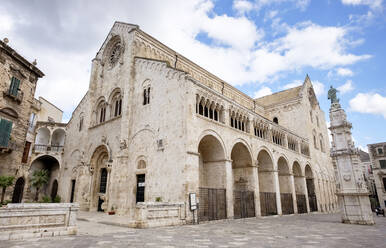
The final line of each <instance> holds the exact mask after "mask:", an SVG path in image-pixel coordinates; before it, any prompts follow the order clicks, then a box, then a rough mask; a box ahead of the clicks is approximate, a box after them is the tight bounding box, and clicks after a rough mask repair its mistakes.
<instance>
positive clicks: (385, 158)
mask: <svg viewBox="0 0 386 248" xmlns="http://www.w3.org/2000/svg"><path fill="white" fill-rule="evenodd" d="M367 146H368V148H369V154H370V161H371V165H372V166H373V174H374V180H375V186H376V191H377V194H378V201H379V204H380V206H381V208H382V209H386V142H383V143H376V144H369V145H367Z"/></svg>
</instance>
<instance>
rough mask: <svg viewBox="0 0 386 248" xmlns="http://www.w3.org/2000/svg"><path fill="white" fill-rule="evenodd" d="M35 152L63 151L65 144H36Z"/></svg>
mask: <svg viewBox="0 0 386 248" xmlns="http://www.w3.org/2000/svg"><path fill="white" fill-rule="evenodd" d="M34 151H35V153H44V152H50V151H51V152H62V151H63V146H58V145H52V146H50V145H41V144H35V146H34Z"/></svg>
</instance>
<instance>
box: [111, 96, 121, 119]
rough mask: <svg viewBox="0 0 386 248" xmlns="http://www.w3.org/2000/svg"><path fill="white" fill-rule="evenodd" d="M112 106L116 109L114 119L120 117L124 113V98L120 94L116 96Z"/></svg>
mask: <svg viewBox="0 0 386 248" xmlns="http://www.w3.org/2000/svg"><path fill="white" fill-rule="evenodd" d="M112 105H113V107H114V109H113V113H114V117H117V116H120V115H121V113H122V96H121V94H120V93H118V94H116V95H115V96H114V97H113V99H112Z"/></svg>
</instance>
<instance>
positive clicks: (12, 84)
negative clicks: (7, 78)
mask: <svg viewBox="0 0 386 248" xmlns="http://www.w3.org/2000/svg"><path fill="white" fill-rule="evenodd" d="M14 85H15V78H14V77H12V78H11V85H10V86H9V94H10V95H13V87H14Z"/></svg>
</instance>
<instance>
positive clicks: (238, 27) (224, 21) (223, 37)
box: [201, 15, 264, 50]
mask: <svg viewBox="0 0 386 248" xmlns="http://www.w3.org/2000/svg"><path fill="white" fill-rule="evenodd" d="M201 30H202V31H204V32H205V33H207V34H208V36H209V37H210V38H212V39H214V40H215V41H218V42H219V43H221V44H225V45H229V46H231V47H234V48H236V49H241V50H248V49H251V48H253V46H254V44H255V43H256V42H257V41H258V40H260V39H261V38H262V37H263V36H264V32H263V31H262V30H258V29H257V27H256V26H255V24H254V23H253V22H252V21H250V20H248V19H247V18H245V17H239V18H235V17H230V16H227V15H222V16H215V17H213V18H205V19H204V21H203V25H202V26H201Z"/></svg>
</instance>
